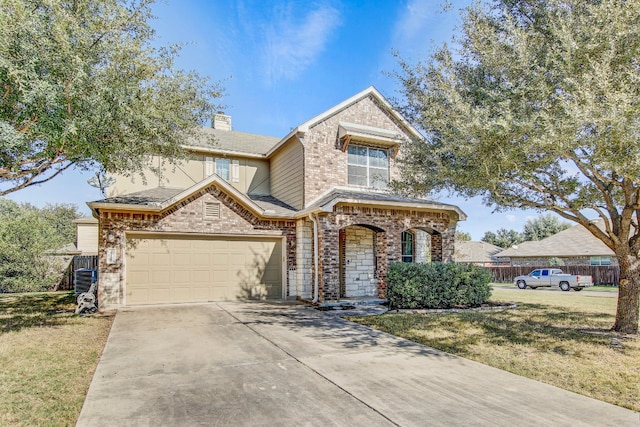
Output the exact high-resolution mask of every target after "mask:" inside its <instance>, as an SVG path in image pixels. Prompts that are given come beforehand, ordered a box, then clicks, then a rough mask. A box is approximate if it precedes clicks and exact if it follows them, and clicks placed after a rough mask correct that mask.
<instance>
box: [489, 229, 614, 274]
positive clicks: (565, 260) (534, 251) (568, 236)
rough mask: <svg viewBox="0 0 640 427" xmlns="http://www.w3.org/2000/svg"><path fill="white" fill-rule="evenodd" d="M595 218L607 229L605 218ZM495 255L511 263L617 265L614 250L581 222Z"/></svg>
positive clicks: (520, 264) (533, 264) (522, 264)
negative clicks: (544, 237)
mask: <svg viewBox="0 0 640 427" xmlns="http://www.w3.org/2000/svg"><path fill="white" fill-rule="evenodd" d="M593 222H594V223H595V224H597V225H598V227H600V228H601V229H604V222H603V220H601V219H598V220H594V221H593ZM496 256H497V257H499V258H504V259H509V260H510V261H511V265H512V266H543V265H551V264H553V265H593V266H599V265H618V259H617V258H616V256H615V254H614V252H613V251H612V250H611V249H609V247H607V246H606V245H605V244H604V243H603V242H602V241H601V240H600V239H598V238H596V237H595V236H594V235H593V234H591V233H590V232H589V230H587V229H586V228H584V227H583V226H582V225H579V224H578V225H574V226H573V227H571V228H567V229H566V230H563V231H561V232H559V233H557V234H554V235H553V236H549V237H547V238H546V239H542V240H538V241H531V242H524V243H520V244H518V245H517V246H513V247H511V248H509V249H506V250H504V251H502V252H500V253H498V254H497V255H496Z"/></svg>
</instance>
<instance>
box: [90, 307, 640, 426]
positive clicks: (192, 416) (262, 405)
mask: <svg viewBox="0 0 640 427" xmlns="http://www.w3.org/2000/svg"><path fill="white" fill-rule="evenodd" d="M78 425H79V426H117V425H136V426H146V425H154V426H155V425H167V426H174V425H176V426H177V425H180V426H190V425H247V426H248V425H349V426H377V425H402V426H413V425H447V426H450V425H492V426H507V425H508V426H513V425H519V426H527V425H530V426H534V425H535V426H538V425H554V426H555V425H566V426H569V425H571V426H580V425H584V426H586V425H590V426H591V425H598V426H602V425H611V426H639V425H640V416H639V414H637V413H635V412H633V411H629V410H626V409H623V408H619V407H617V406H613V405H610V404H607V403H603V402H600V401H597V400H593V399H589V398H586V397H583V396H580V395H577V394H574V393H570V392H567V391H564V390H561V389H558V388H555V387H552V386H549V385H545V384H542V383H539V382H536V381H532V380H528V379H525V378H522V377H519V376H516V375H513V374H509V373H507V372H504V371H501V370H498V369H494V368H491V367H488V366H485V365H481V364H479V363H475V362H471V361H469V360H466V359H462V358H459V357H455V356H452V355H449V354H446V353H442V352H440V351H437V350H434V349H431V348H429V347H425V346H421V345H418V344H415V343H412V342H410V341H406V340H403V339H400V338H396V337H393V336H391V335H388V334H384V333H381V332H377V331H373V330H371V329H369V328H366V327H363V326H359V325H354V324H352V323H349V322H346V321H344V320H342V319H340V318H339V317H337V316H335V315H333V314H325V313H323V312H318V311H316V310H313V309H311V308H309V307H305V306H301V305H298V304H291V303H218V304H213V303H212V304H202V305H174V306H157V307H140V308H127V309H122V310H120V311H119V312H118V314H117V316H116V319H115V321H114V325H113V328H112V331H111V334H110V336H109V340H108V342H107V346H106V348H105V351H104V353H103V355H102V359H101V361H100V363H99V365H98V368H97V370H96V373H95V375H94V378H93V381H92V383H91V387H90V389H89V393H88V396H87V399H86V401H85V404H84V406H83V408H82V412H81V414H80V418H79V420H78Z"/></svg>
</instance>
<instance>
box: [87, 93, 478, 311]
mask: <svg viewBox="0 0 640 427" xmlns="http://www.w3.org/2000/svg"><path fill="white" fill-rule="evenodd" d="M212 125H213V129H209V130H208V131H207V133H208V134H209V135H211V136H213V137H215V139H216V144H215V145H214V146H211V145H208V144H206V141H190V142H189V144H188V145H187V148H188V149H189V151H190V152H191V157H190V159H189V160H188V161H185V162H184V163H183V164H181V165H180V166H178V167H175V168H165V170H164V172H163V173H162V174H161V175H160V176H159V177H154V176H153V175H151V174H147V177H146V180H145V182H144V183H143V182H142V181H140V182H131V179H130V178H124V177H116V178H117V180H116V184H115V186H114V187H113V188H112V189H111V191H110V192H109V197H108V198H106V199H104V200H100V201H96V202H91V203H89V206H90V207H91V209H92V210H93V214H94V216H95V217H96V218H98V219H99V228H100V230H99V257H100V266H99V277H100V281H99V288H98V292H99V295H98V296H99V301H100V305H101V307H114V306H123V305H131V304H157V303H172V302H199V301H219V300H232V299H242V298H260V299H261V298H274V299H285V298H294V299H306V300H311V301H314V302H315V301H320V302H322V301H326V300H333V299H337V298H343V297H347V298H348V297H384V296H385V292H386V277H387V268H388V267H389V265H390V264H392V263H394V262H399V261H404V262H419V261H426V260H427V259H429V260H432V261H445V262H446V261H452V260H453V258H454V236H455V230H456V224H457V222H458V221H461V220H464V219H465V218H466V216H465V214H464V213H463V212H462V211H461V210H460V209H459V208H458V207H457V206H453V205H448V204H444V203H439V202H435V201H431V200H426V199H415V198H406V197H400V196H397V195H393V194H390V193H388V192H386V191H385V188H386V185H387V182H388V181H389V180H390V179H393V178H396V177H398V165H397V164H396V161H395V158H396V156H397V154H398V151H399V150H400V149H401V146H402V143H403V141H407V140H409V139H411V138H421V135H420V134H419V133H418V131H417V130H416V129H414V128H413V127H412V126H411V125H409V123H407V121H406V120H405V119H404V118H403V117H402V116H401V115H400V114H399V113H398V112H397V111H395V110H394V109H393V108H392V107H391V105H390V104H389V102H388V101H387V100H385V99H384V97H383V96H382V95H381V94H380V93H379V92H378V91H377V90H376V89H375V88H373V87H370V88H368V89H366V90H364V91H362V92H360V93H358V94H356V95H355V96H353V97H351V98H349V99H347V100H346V101H344V102H342V103H340V104H338V105H336V106H335V107H333V108H331V109H329V110H327V111H325V112H323V113H322V114H320V115H318V116H316V117H314V118H312V119H310V120H309V121H307V122H305V123H302V124H301V125H299V126H297V127H295V128H293V129H292V130H291V132H290V133H289V134H288V135H286V136H285V137H283V138H272V137H267V136H261V135H253V134H248V133H243V132H235V131H233V130H232V128H231V118H230V117H228V116H225V115H216V117H215V118H214V120H213V121H212ZM154 161H157V162H158V163H157V164H158V165H160V166H161V165H162V163H161V159H155V160H154Z"/></svg>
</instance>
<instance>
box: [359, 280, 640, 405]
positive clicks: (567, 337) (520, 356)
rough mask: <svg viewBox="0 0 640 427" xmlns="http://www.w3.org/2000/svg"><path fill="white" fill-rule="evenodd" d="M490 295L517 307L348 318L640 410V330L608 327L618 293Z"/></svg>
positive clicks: (516, 293) (515, 293)
mask: <svg viewBox="0 0 640 427" xmlns="http://www.w3.org/2000/svg"><path fill="white" fill-rule="evenodd" d="M492 300H494V301H513V302H516V303H518V308H517V309H510V310H500V311H468V312H462V313H445V314H394V313H390V314H385V315H381V316H370V317H359V318H351V319H350V320H353V321H356V322H358V323H361V324H364V325H368V326H371V327H373V328H376V329H379V330H382V331H385V332H389V333H391V334H394V335H398V336H401V337H404V338H407V339H409V340H412V341H415V342H419V343H422V344H425V345H428V346H430V347H434V348H437V349H440V350H443V351H446V352H449V353H452V354H456V355H459V356H462V357H465V358H468V359H472V360H475V361H478V362H481V363H484V364H487V365H490V366H494V367H496V368H499V369H503V370H506V371H509V372H513V373H515V374H517V375H522V376H525V377H528V378H532V379H535V380H539V381H542V382H545V383H548V384H552V385H555V386H557V387H560V388H563V389H566V390H570V391H573V392H576V393H580V394H583V395H586V396H589V397H593V398H595V399H599V400H603V401H605V402H609V403H613V404H615V405H619V406H623V407H626V408H629V409H633V410H636V411H640V399H638V396H640V337H638V336H630V335H627V336H623V335H619V334H616V333H614V332H611V331H610V330H609V329H610V328H611V326H612V325H613V322H614V315H615V308H616V298H611V297H608V296H605V295H603V296H593V295H584V294H580V293H577V292H571V293H569V292H557V293H556V292H535V291H522V292H513V291H507V290H500V289H496V290H494V291H493V297H492ZM612 340H617V341H619V342H621V343H622V345H623V347H619V346H612V345H611V343H612Z"/></svg>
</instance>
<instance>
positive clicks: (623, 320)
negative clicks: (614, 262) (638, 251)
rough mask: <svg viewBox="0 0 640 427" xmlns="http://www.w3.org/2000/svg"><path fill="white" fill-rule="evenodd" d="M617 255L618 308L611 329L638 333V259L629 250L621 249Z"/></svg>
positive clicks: (639, 308)
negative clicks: (618, 265)
mask: <svg viewBox="0 0 640 427" xmlns="http://www.w3.org/2000/svg"><path fill="white" fill-rule="evenodd" d="M621 252H624V253H623V254H617V255H618V262H619V263H620V286H619V288H618V309H617V311H616V323H615V324H614V325H613V330H614V331H616V332H621V333H624V334H637V333H638V317H639V314H640V300H639V298H638V296H639V294H640V260H639V259H638V257H637V256H634V255H632V254H630V253H629V251H628V250H627V251H621Z"/></svg>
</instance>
